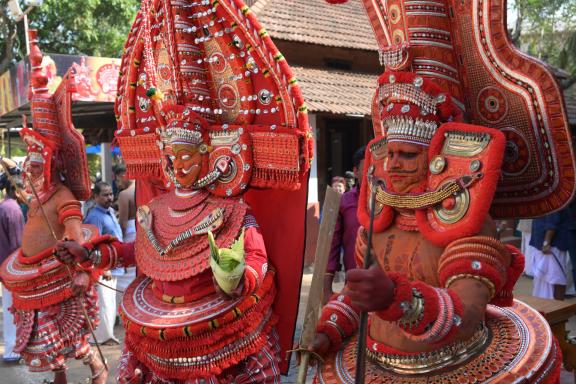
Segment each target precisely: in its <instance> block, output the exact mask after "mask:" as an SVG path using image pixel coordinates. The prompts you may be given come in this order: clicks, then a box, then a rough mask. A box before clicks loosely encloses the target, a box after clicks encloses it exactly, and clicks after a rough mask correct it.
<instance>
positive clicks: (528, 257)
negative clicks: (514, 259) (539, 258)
mask: <svg viewBox="0 0 576 384" xmlns="http://www.w3.org/2000/svg"><path fill="white" fill-rule="evenodd" d="M531 237H532V234H531V233H530V232H522V243H521V251H522V254H523V255H524V273H525V274H526V275H528V276H534V273H533V272H532V264H533V263H534V252H536V251H538V250H537V249H536V248H534V247H532V246H531V245H530V238H531Z"/></svg>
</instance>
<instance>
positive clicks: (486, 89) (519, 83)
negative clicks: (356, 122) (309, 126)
mask: <svg viewBox="0 0 576 384" xmlns="http://www.w3.org/2000/svg"><path fill="white" fill-rule="evenodd" d="M327 1H328V2H332V3H342V2H345V1H343V0H327ZM362 2H363V4H364V7H365V9H366V12H367V15H368V18H369V20H370V22H371V24H372V27H373V29H374V32H375V35H376V40H377V41H378V44H379V47H380V59H381V62H382V64H383V65H384V66H385V67H386V69H387V70H388V71H411V72H413V73H415V74H417V75H419V76H421V77H423V78H428V79H431V80H433V82H434V83H436V84H437V85H438V86H440V88H442V89H443V90H444V91H445V92H446V93H447V94H449V95H450V96H451V97H452V100H453V103H454V104H456V105H457V106H458V107H459V108H460V109H461V110H462V111H463V112H464V113H465V116H466V118H467V120H468V121H469V122H471V123H474V124H478V125H481V126H486V127H491V128H497V129H499V130H500V131H501V132H502V133H503V134H504V135H505V137H506V150H505V157H504V162H503V166H502V178H501V180H500V182H499V184H498V187H497V190H496V193H495V196H494V200H493V204H492V208H491V213H492V215H493V216H494V217H497V218H511V217H514V218H519V217H533V216H538V215H543V214H546V213H548V212H551V211H554V210H557V209H560V208H562V207H563V206H564V205H566V204H567V203H568V201H570V199H571V197H572V196H573V194H574V185H575V174H574V173H575V170H574V160H573V159H574V156H573V150H572V147H571V142H570V134H569V129H568V120H567V117H566V110H565V107H564V102H563V98H562V93H561V91H560V88H559V87H558V84H557V82H556V80H555V78H554V76H553V75H552V73H551V72H550V71H549V70H548V69H547V67H546V66H545V65H544V64H543V63H541V62H539V61H538V60H536V59H534V58H531V57H528V56H526V55H525V54H523V53H521V52H519V51H518V50H517V49H516V48H515V47H514V46H513V45H512V43H511V42H510V40H509V37H508V32H507V29H506V17H505V15H506V2H505V1H501V2H493V1H490V0H472V1H467V2H455V1H449V0H431V1H426V2H422V1H414V0H390V1H381V0H362ZM378 107H379V106H378V99H377V97H375V103H374V107H373V111H374V116H373V117H374V123H375V124H374V130H375V135H376V136H379V135H382V134H384V131H383V129H382V126H381V125H380V114H379V112H380V110H379V108H378Z"/></svg>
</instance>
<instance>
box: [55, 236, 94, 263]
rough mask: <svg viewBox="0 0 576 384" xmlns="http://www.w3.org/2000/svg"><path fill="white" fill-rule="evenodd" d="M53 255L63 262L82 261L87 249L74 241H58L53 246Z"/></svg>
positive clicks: (86, 258)
mask: <svg viewBox="0 0 576 384" xmlns="http://www.w3.org/2000/svg"><path fill="white" fill-rule="evenodd" d="M54 256H56V258H57V259H58V260H59V261H60V262H61V263H63V264H75V263H79V264H81V263H83V262H85V261H87V260H89V258H88V251H86V249H85V248H84V247H83V246H81V245H80V244H78V243H77V242H75V241H68V240H63V241H58V242H57V243H56V245H55V246H54Z"/></svg>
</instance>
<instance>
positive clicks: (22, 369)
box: [0, 271, 576, 384]
mask: <svg viewBox="0 0 576 384" xmlns="http://www.w3.org/2000/svg"><path fill="white" fill-rule="evenodd" d="M307 272H308V273H305V274H304V278H303V282H302V291H301V293H300V297H301V305H300V312H299V316H298V324H299V325H298V330H299V328H300V325H301V324H302V312H303V311H304V309H305V307H306V300H307V298H308V291H309V289H310V283H311V281H312V274H311V273H310V271H307ZM340 284H341V283H340ZM531 290H532V280H530V279H528V278H526V277H522V278H520V280H519V281H518V284H517V285H516V288H515V292H516V293H519V294H530V292H531ZM0 292H1V291H0ZM0 295H1V293H0ZM568 300H570V301H574V302H576V298H569V299H568ZM1 310H2V308H1V307H0V311H1ZM1 322H2V316H0V323H1ZM568 328H569V329H570V330H572V331H573V332H574V333H576V317H573V318H572V319H571V321H570V323H569V325H568ZM1 330H2V327H1V326H0V331H1ZM297 332H298V331H297ZM116 335H117V336H119V338H120V340H123V339H124V332H123V329H122V327H120V326H117V327H116ZM297 338H298V335H296V339H297ZM0 340H3V338H1V337H0ZM101 348H102V352H103V353H104V355H105V356H106V359H107V360H108V364H109V366H110V367H111V374H110V376H109V377H108V381H107V383H110V384H112V383H115V382H116V381H115V379H114V371H115V368H116V367H117V365H118V364H117V363H118V359H119V358H120V347H119V346H109V347H108V346H102V347H101ZM3 351H4V345H3V344H0V355H1V353H3ZM69 366H70V368H69V370H68V377H69V383H74V384H76V383H85V382H86V378H87V377H88V376H89V369H88V368H87V367H86V366H84V365H82V363H81V362H79V361H71V362H70V364H69ZM297 373H298V368H297V367H296V365H295V362H294V359H292V366H291V369H290V375H289V376H288V377H283V378H282V382H283V383H296V375H297ZM309 373H310V375H309V378H311V375H312V370H310V372H309ZM51 378H52V375H51V374H50V373H46V374H39V373H29V372H28V369H27V368H26V366H24V365H19V364H16V363H10V364H7V363H3V362H1V361H0V383H2V384H37V383H41V382H42V381H43V380H44V379H51ZM308 381H309V382H311V380H308ZM571 383H574V379H573V376H572V373H570V372H566V371H563V372H562V376H561V384H571Z"/></svg>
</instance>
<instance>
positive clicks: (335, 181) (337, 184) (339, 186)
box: [330, 176, 346, 194]
mask: <svg viewBox="0 0 576 384" xmlns="http://www.w3.org/2000/svg"><path fill="white" fill-rule="evenodd" d="M330 186H331V187H332V188H334V189H335V190H336V192H338V193H340V194H343V193H344V192H346V180H345V179H344V178H343V177H342V176H334V177H333V178H332V182H331V183H330Z"/></svg>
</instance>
